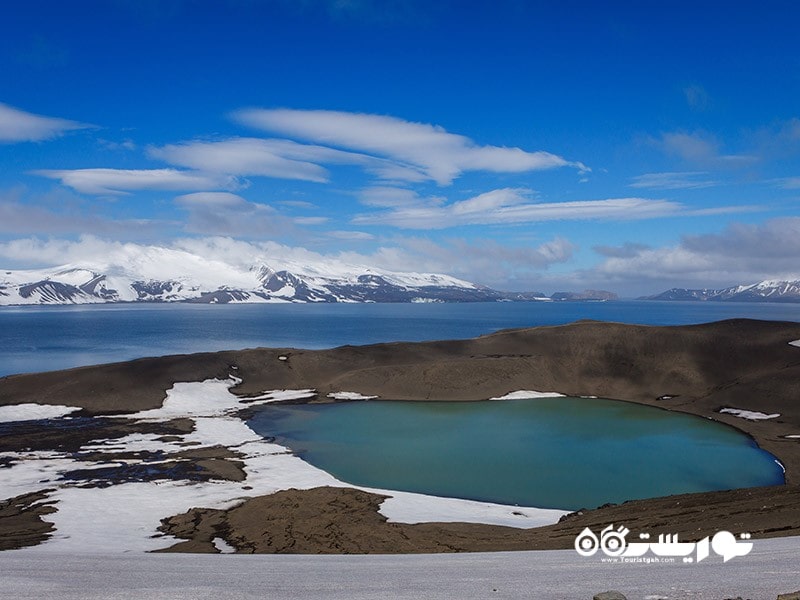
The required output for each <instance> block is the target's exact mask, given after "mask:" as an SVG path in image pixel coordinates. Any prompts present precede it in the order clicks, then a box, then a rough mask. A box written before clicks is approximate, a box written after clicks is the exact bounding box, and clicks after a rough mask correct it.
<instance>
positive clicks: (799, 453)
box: [0, 320, 800, 552]
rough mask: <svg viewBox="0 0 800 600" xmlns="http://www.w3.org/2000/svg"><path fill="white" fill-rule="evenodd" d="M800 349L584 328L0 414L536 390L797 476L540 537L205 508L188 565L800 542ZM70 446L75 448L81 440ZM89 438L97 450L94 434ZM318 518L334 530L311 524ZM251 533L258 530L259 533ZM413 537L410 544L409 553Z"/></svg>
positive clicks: (50, 376)
mask: <svg viewBox="0 0 800 600" xmlns="http://www.w3.org/2000/svg"><path fill="white" fill-rule="evenodd" d="M798 339H800V323H782V322H773V321H754V320H730V321H721V322H717V323H710V324H704V325H694V326H680V327H653V326H638V325H623V324H617V323H603V322H595V321H580V322H576V323H573V324H570V325H564V326H557V327H537V328H532V329H520V330H509V331H502V332H499V333H496V334H492V335H487V336H483V337H479V338H475V339H471V340H460V341H442V342H428V343H391V344H377V345H371V346H343V347H340V348H335V349H331V350H317V351H311V350H297V349H263V348H260V349H253V350H242V351H229V352H218V353H207V354H196V355H182V356H169V357H163V358H149V359H141V360H135V361H131V362H126V363H117V364H110V365H101V366H97V367H86V368H79V369H71V370H67V371H61V372H51V373H42V374H32V375H14V376H9V377H4V378H2V379H0V405H4V404H17V403H23V402H37V403H40V404H66V405H71V406H79V407H81V408H83V411H82V412H81V413H80V414H81V415H82V416H87V417H89V416H96V415H108V414H124V413H129V412H133V411H138V410H144V409H150V408H157V407H159V406H161V404H162V402H163V400H164V397H165V391H166V390H167V389H169V388H170V387H172V385H173V384H174V383H175V382H179V381H199V380H203V379H207V378H213V377H218V378H226V377H228V376H229V375H230V374H231V373H235V374H236V375H237V376H238V377H241V378H242V379H243V381H242V383H241V384H240V385H239V386H237V387H236V388H235V389H234V390H233V391H234V392H235V393H237V394H239V395H242V396H248V395H254V394H258V393H260V392H262V391H264V390H270V389H301V388H315V389H316V390H317V391H318V392H319V395H318V400H317V401H325V395H326V394H327V393H329V392H333V391H353V392H359V393H362V394H365V395H378V396H380V397H381V398H385V399H393V400H420V401H424V400H482V399H486V398H489V397H493V396H500V395H503V394H505V393H507V392H510V391H515V390H522V389H528V390H539V391H557V392H560V393H563V394H567V395H570V396H582V395H583V396H599V397H602V398H614V399H619V400H627V401H630V402H636V403H640V404H647V405H652V406H658V407H661V408H665V409H669V410H676V411H681V412H687V413H691V414H696V415H700V416H704V417H710V418H713V419H715V420H717V421H720V422H722V423H727V424H729V425H731V426H734V427H737V428H738V429H740V430H742V431H744V432H746V433H748V434H749V435H751V436H752V437H753V438H754V439H755V441H756V442H757V443H758V444H759V446H760V447H762V448H764V449H765V450H767V451H769V452H771V453H772V454H774V455H776V456H777V457H778V458H779V459H780V460H781V462H782V463H783V464H784V466H785V468H786V480H787V485H784V486H775V487H769V488H750V489H742V490H734V491H726V492H711V493H703V494H691V495H686V496H671V497H668V498H658V499H652V500H641V501H633V502H627V503H625V504H622V505H618V506H614V507H607V508H602V509H598V510H592V511H586V512H585V513H584V514H582V515H578V516H574V517H572V518H570V519H568V520H566V521H565V522H564V523H560V524H558V525H553V526H550V527H545V528H539V529H535V530H519V529H512V528H505V527H495V526H488V525H471V524H441V523H440V524H420V525H400V524H388V523H385V522H384V519H383V517H382V516H381V515H379V514H378V513H377V505H378V504H379V502H380V497H378V496H375V495H372V494H367V493H366V492H360V491H357V490H341V489H329V488H321V489H318V490H307V491H296V490H290V491H287V492H280V493H278V494H273V495H271V496H265V497H260V498H254V499H252V500H249V501H247V502H246V503H244V504H243V505H241V506H239V507H237V508H233V509H230V510H228V511H215V510H210V509H199V510H197V511H190V513H187V514H189V515H191V517H187V516H186V515H178V516H175V517H172V518H170V519H168V520H166V523H165V525H164V527H165V528H167V530H168V531H170V533H174V534H176V535H179V536H180V537H184V538H185V539H187V542H186V543H183V544H179V545H178V549H179V550H188V551H203V550H205V551H213V546H212V545H211V544H210V542H209V539H208V536H209V535H210V533H209V532H211V531H213V532H216V533H217V534H218V535H215V536H212V537H222V538H223V539H226V540H228V541H229V542H230V543H231V544H233V545H234V546H235V547H236V548H238V549H240V550H241V551H244V552H251V551H258V552H386V551H391V550H390V548H396V549H395V550H393V551H402V552H412V551H416V552H427V551H445V550H448V549H450V550H453V551H455V550H500V549H508V550H510V549H534V548H552V547H571V545H572V542H573V541H574V538H575V535H577V533H578V532H579V531H580V530H581V529H583V527H585V526H586V525H587V524H589V525H590V526H592V527H593V529H595V528H602V527H599V526H600V525H603V526H605V525H606V524H609V523H611V522H614V523H625V524H626V526H628V527H629V528H630V529H631V530H632V531H633V532H634V533H636V532H638V531H642V532H648V533H651V534H652V533H658V532H659V531H661V532H665V533H679V534H681V537H682V539H683V538H685V539H691V538H700V537H703V536H704V535H713V533H714V532H715V531H717V530H720V529H728V530H730V531H734V532H741V531H748V532H750V533H753V534H754V536H755V537H758V536H759V535H760V536H775V535H796V534H798V533H800V494H799V493H798V489H799V488H798V484H800V439H790V438H787V437H786V436H788V435H800V404H799V403H800V348H798V347H794V346H790V345H789V342H791V341H793V340H798ZM279 357H287V359H286V360H281V359H280V358H279ZM723 407H732V408H738V409H744V410H751V411H759V412H763V413H780V417H778V418H775V419H769V420H763V421H748V420H744V419H742V418H739V417H735V416H732V415H727V414H720V413H719V412H718V411H719V409H720V408H723ZM121 427H122V428H123V429H125V428H126V427H131V428H135V427H137V425H135V424H133V423H129V424H127V425H126V424H123V425H121ZM164 433H165V434H167V432H166V431H165V432H164ZM36 435H37V434H36V432H35V431H34V430H31V431H30V432H26V433H25V434H24V435H22V436H19V437H17V438H16V439H15V441H14V445H15V447H16V449H21V448H23V447H29V446H31V443H32V440H34V439H35V437H36ZM65 435H67V438H60V439H61V440H62V441H61V442H60V443H62V444H64V443H66V442H64V441H63V440H64V439H68V438H69V437H70V436H69V434H65ZM75 435H77V436H81V438H80V439H83V437H85V435H86V434H78V433H76V434H75ZM94 437H95V436H93V435H92V436H90V438H94ZM105 437H109V436H105ZM112 437H113V436H112ZM76 439H77V438H76ZM78 445H80V444H78ZM213 458H216V459H217V460H218V462H222V463H231V466H226V467H224V468H223V471H226V470H227V472H229V473H228V474H229V475H230V477H231V478H234V477H235V474H234V472H235V471H237V469H236V468H235V467H236V465H235V464H234V463H235V461H231V460H229V459H231V458H235V457H232V456H218V457H213ZM0 466H2V465H0ZM239 472H240V471H239ZM19 502H21V501H17V504H19ZM23 504H24V502H23ZM45 508H49V507H45ZM590 508H591V507H590ZM289 509H291V510H289ZM12 512H13V511H12ZM22 512H24V511H22ZM312 514H318V515H320V517H319V518H318V519H310V518H309V515H312ZM243 515H246V518H245V516H243ZM287 515H289V516H287ZM29 517H30V515H29V516H28V517H26V518H29ZM0 518H3V515H2V514H0ZM8 518H12V517H8ZM251 521H252V522H255V523H257V525H253V524H252V523H251V524H250V525H248V522H251ZM301 522H302V523H308V526H307V527H306V526H305V525H302V523H301ZM268 527H271V528H273V529H268ZM260 528H265V529H260ZM20 530H21V531H24V530H25V528H24V527H22V528H21V529H20ZM276 532H282V533H280V534H278V533H276ZM398 532H400V533H398ZM410 532H415V533H410ZM398 535H399V536H400V537H399V538H398V537H397V536H398ZM401 538H402V539H407V540H410V541H407V542H401V541H398V540H400V539H401ZM270 540H271V541H270Z"/></svg>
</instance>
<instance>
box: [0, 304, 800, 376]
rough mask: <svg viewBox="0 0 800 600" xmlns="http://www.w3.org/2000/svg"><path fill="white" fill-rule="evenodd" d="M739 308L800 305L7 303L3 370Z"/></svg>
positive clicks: (679, 316) (771, 314) (751, 311)
mask: <svg viewBox="0 0 800 600" xmlns="http://www.w3.org/2000/svg"><path fill="white" fill-rule="evenodd" d="M740 317H746V318H755V319H769V320H784V321H800V305H798V304H765V303H713V302H654V301H614V302H541V303H540V302H529V303H507V302H501V303H465V304H277V305H276V304H266V305H264V304H238V305H234V304H229V305H194V304H144V305H138V304H106V305H92V306H42V307H30V306H27V307H1V308H0V376H3V375H9V374H12V373H30V372H38V371H51V370H57V369H66V368H70V367H77V366H85V365H92V364H98V363H107V362H116V361H124V360H131V359H134V358H141V357H145V356H162V355H166V354H183V353H191V352H209V351H216V350H233V349H241V348H252V347H259V346H268V347H296V348H308V349H319V348H331V347H335V346H340V345H345V344H354V345H358V344H371V343H378V342H392V341H426V340H436V339H464V338H470V337H474V336H478V335H483V334H487V333H492V332H494V331H498V330H500V329H507V328H514V327H534V326H538V325H559V324H564V323H570V322H572V321H576V320H578V319H596V320H605V321H617V322H622V323H637V324H644V325H684V324H691V323H704V322H709V321H716V320H720V319H730V318H740Z"/></svg>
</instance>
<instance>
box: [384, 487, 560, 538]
mask: <svg viewBox="0 0 800 600" xmlns="http://www.w3.org/2000/svg"><path fill="white" fill-rule="evenodd" d="M372 491H375V492H377V493H382V494H386V493H387V492H385V491H383V492H381V491H379V490H372ZM388 493H390V494H391V495H392V497H391V498H387V499H386V500H384V501H383V503H381V507H380V510H379V511H378V512H380V513H381V514H382V515H383V516H385V517H386V518H387V519H388V520H389V522H392V523H484V524H489V525H504V526H506V527H520V528H526V529H527V528H531V527H543V526H545V525H552V524H553V523H556V522H558V520H559V519H560V518H561V517H562V516H564V515H565V514H566V512H565V511H563V510H556V509H545V508H521V507H519V506H508V505H504V504H492V503H489V502H477V501H475V500H463V499H460V498H440V497H436V496H425V495H423V494H414V493H411V492H388Z"/></svg>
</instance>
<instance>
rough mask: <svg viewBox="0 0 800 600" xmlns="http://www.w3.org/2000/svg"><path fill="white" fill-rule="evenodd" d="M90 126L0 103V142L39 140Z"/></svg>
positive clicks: (89, 126)
mask: <svg viewBox="0 0 800 600" xmlns="http://www.w3.org/2000/svg"><path fill="white" fill-rule="evenodd" d="M91 127H92V125H87V124H85V123H78V122H77V121H70V120H68V119H59V118H56V117H45V116H42V115H35V114H33V113H29V112H25V111H23V110H19V109H18V108H14V107H12V106H8V105H7V104H2V103H0V143H4V142H5V143H10V142H39V141H42V140H49V139H52V138H56V137H58V136H60V135H63V134H64V133H66V132H68V131H75V130H78V129H89V128H91Z"/></svg>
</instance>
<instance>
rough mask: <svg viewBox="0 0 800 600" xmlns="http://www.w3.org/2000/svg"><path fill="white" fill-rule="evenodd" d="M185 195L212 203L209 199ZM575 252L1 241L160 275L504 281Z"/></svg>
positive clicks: (47, 259)
mask: <svg viewBox="0 0 800 600" xmlns="http://www.w3.org/2000/svg"><path fill="white" fill-rule="evenodd" d="M208 200H209V202H208V204H212V205H213V204H215V200H214V199H208ZM218 200H219V201H221V202H223V203H224V202H225V201H226V200H225V199H221V198H220V199H218ZM229 200H230V199H229ZM184 201H188V202H191V203H199V204H207V203H206V202H205V201H204V200H203V199H188V200H184ZM342 233H359V232H342ZM342 237H346V236H342ZM351 239H352V238H351ZM358 239H360V237H359V238H358ZM573 250H574V246H573V244H572V243H571V242H569V241H568V240H565V239H563V238H554V239H552V240H549V241H546V242H544V243H541V244H539V245H538V246H526V247H507V246H504V245H502V244H499V243H497V242H494V241H491V240H469V241H467V240H462V239H453V240H448V241H446V242H443V243H435V242H433V241H431V240H429V239H426V238H397V239H395V240H393V242H392V243H391V245H384V246H381V247H379V248H377V249H376V250H375V251H373V252H371V253H358V252H332V253H320V252H315V251H312V250H308V249H307V248H303V247H292V246H286V245H283V244H279V243H276V242H273V241H259V242H246V241H242V240H236V239H232V238H230V237H220V236H214V237H204V238H184V239H178V240H174V241H172V242H170V243H166V244H161V245H142V244H132V243H126V244H123V243H120V242H112V241H106V240H103V239H100V238H97V237H94V236H83V237H81V238H80V239H79V240H77V241H75V240H63V239H48V240H41V239H35V238H30V239H18V240H13V241H9V242H0V258H2V259H3V260H6V261H9V260H10V261H24V262H25V263H26V264H27V265H31V264H36V265H37V266H42V267H48V266H49V267H52V266H60V265H63V264H90V265H103V264H106V265H112V264H119V265H132V264H136V265H138V266H142V265H140V263H141V260H140V259H142V258H144V259H145V260H146V261H147V263H148V265H149V267H148V268H151V270H152V272H153V273H154V274H153V276H157V273H156V272H163V271H164V269H167V270H172V271H175V272H176V273H177V272H178V271H179V270H180V265H181V264H187V265H188V266H189V268H191V269H194V270H195V271H197V270H198V269H200V270H202V266H203V265H204V264H205V265H208V264H209V262H204V261H211V262H213V263H215V264H218V265H223V266H224V265H230V266H231V267H234V268H236V269H239V270H241V271H242V272H247V271H248V270H249V269H250V268H251V267H253V266H254V265H258V264H261V263H266V264H269V265H274V266H276V267H279V268H287V269H289V270H292V269H299V270H300V271H307V270H308V269H309V267H311V269H312V270H313V271H314V272H317V273H320V274H323V273H325V272H328V273H334V274H335V273H339V272H342V271H346V270H347V266H348V265H361V266H363V267H364V268H367V267H373V268H378V269H386V270H390V271H400V272H407V271H416V272H429V273H446V274H450V275H457V276H461V277H464V278H466V279H469V280H470V281H475V282H477V283H482V284H485V285H494V286H499V287H502V286H503V284H504V283H506V282H507V281H508V279H510V278H517V277H528V278H532V277H535V276H537V274H538V273H540V272H541V270H542V269H547V267H549V266H550V265H552V264H556V263H562V262H566V261H567V260H569V259H570V258H571V256H572V253H573ZM183 253H190V254H191V255H194V256H195V257H200V259H201V260H197V259H196V258H193V257H192V256H188V255H185V254H183ZM162 259H163V260H166V259H169V261H170V264H169V265H165V266H163V268H162V266H160V264H159V261H160V260H162ZM187 261H188V262H187ZM138 266H137V268H138ZM145 266H147V265H145ZM221 268H222V267H221ZM200 275H202V273H200Z"/></svg>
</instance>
